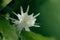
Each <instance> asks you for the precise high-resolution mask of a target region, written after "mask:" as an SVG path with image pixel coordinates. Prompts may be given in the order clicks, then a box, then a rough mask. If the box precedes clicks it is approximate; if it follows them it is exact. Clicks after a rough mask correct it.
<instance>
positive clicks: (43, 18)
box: [0, 0, 60, 40]
mask: <svg viewBox="0 0 60 40" xmlns="http://www.w3.org/2000/svg"><path fill="white" fill-rule="evenodd" d="M28 5H29V6H30V9H29V14H32V13H34V15H36V14H37V13H40V15H39V16H38V17H37V21H36V22H37V23H39V25H40V26H41V27H40V28H35V27H32V28H30V29H31V31H32V32H33V33H31V34H29V32H26V33H25V32H22V36H23V37H22V39H23V40H29V38H27V37H29V35H33V34H35V33H36V35H37V34H39V35H42V36H36V37H38V38H40V39H36V38H34V39H33V37H31V36H30V40H35V39H36V40H51V39H50V37H54V38H56V39H57V40H60V0H0V20H1V21H0V32H2V33H3V34H2V35H4V36H6V33H5V31H4V30H6V32H7V30H12V29H10V28H11V27H12V26H10V23H8V24H9V25H8V26H10V27H8V26H7V27H5V26H6V25H7V22H9V21H7V20H6V19H4V17H5V15H6V14H8V13H9V14H10V16H11V17H13V18H17V17H15V15H14V14H13V13H12V11H14V12H16V13H20V6H22V7H23V10H24V12H25V11H26V9H27V6H28ZM2 16H3V17H2ZM5 20H6V23H5V24H6V25H5V24H4V22H5ZM2 21H3V22H2ZM1 25H2V26H1ZM3 25H5V26H3ZM13 29H14V28H13ZM13 32H15V31H13ZM23 33H24V34H23ZM13 34H15V33H13ZM26 34H28V36H26ZM9 35H10V34H9V33H8V35H7V36H9ZM11 36H12V35H11ZM14 36H15V35H13V37H14ZM33 36H34V35H33ZM17 37H18V36H15V37H14V38H16V40H17V39H18V38H17ZM25 37H26V38H27V39H25ZM46 37H47V38H48V39H47V38H46ZM41 38H42V39H41ZM10 40H15V39H10Z"/></svg>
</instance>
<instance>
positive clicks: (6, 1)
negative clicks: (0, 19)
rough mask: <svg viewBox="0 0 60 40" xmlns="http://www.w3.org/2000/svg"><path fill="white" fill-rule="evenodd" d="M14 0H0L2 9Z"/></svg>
mask: <svg viewBox="0 0 60 40" xmlns="http://www.w3.org/2000/svg"><path fill="white" fill-rule="evenodd" d="M11 1H12V0H0V10H2V9H3V8H4V7H6V6H7V5H8V4H9V3H10V2H11Z"/></svg>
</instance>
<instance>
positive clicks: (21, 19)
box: [11, 6, 40, 32]
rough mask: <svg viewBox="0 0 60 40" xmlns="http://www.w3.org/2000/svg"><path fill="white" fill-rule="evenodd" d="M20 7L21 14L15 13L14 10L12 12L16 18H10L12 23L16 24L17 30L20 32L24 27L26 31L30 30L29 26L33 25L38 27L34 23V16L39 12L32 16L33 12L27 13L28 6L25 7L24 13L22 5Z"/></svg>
mask: <svg viewBox="0 0 60 40" xmlns="http://www.w3.org/2000/svg"><path fill="white" fill-rule="evenodd" d="M20 8H21V15H20V14H16V13H15V12H13V13H14V14H15V15H16V16H17V17H18V20H16V19H13V18H11V19H12V21H13V20H14V21H13V23H14V24H15V25H17V29H18V31H20V32H21V30H22V29H23V28H24V29H25V30H26V31H30V29H29V27H32V26H35V27H40V26H38V25H35V21H36V17H37V16H38V15H39V14H40V13H38V14H37V15H35V16H33V13H32V14H31V15H28V10H29V6H28V8H27V11H26V12H25V13H24V12H23V9H22V7H20Z"/></svg>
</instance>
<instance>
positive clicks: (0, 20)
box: [0, 16, 18, 40]
mask: <svg viewBox="0 0 60 40" xmlns="http://www.w3.org/2000/svg"><path fill="white" fill-rule="evenodd" d="M0 33H2V35H3V39H4V40H17V39H18V36H17V34H16V31H15V28H14V27H13V26H11V25H10V24H9V22H8V20H6V19H5V18H4V17H1V16H0Z"/></svg>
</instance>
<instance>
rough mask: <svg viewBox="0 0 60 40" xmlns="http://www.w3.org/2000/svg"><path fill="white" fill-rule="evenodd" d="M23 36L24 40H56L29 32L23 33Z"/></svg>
mask: <svg viewBox="0 0 60 40" xmlns="http://www.w3.org/2000/svg"><path fill="white" fill-rule="evenodd" d="M21 35H22V36H21V39H22V40H55V39H54V38H53V37H45V36H42V35H40V34H36V33H33V32H27V31H23V32H22V33H21Z"/></svg>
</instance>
